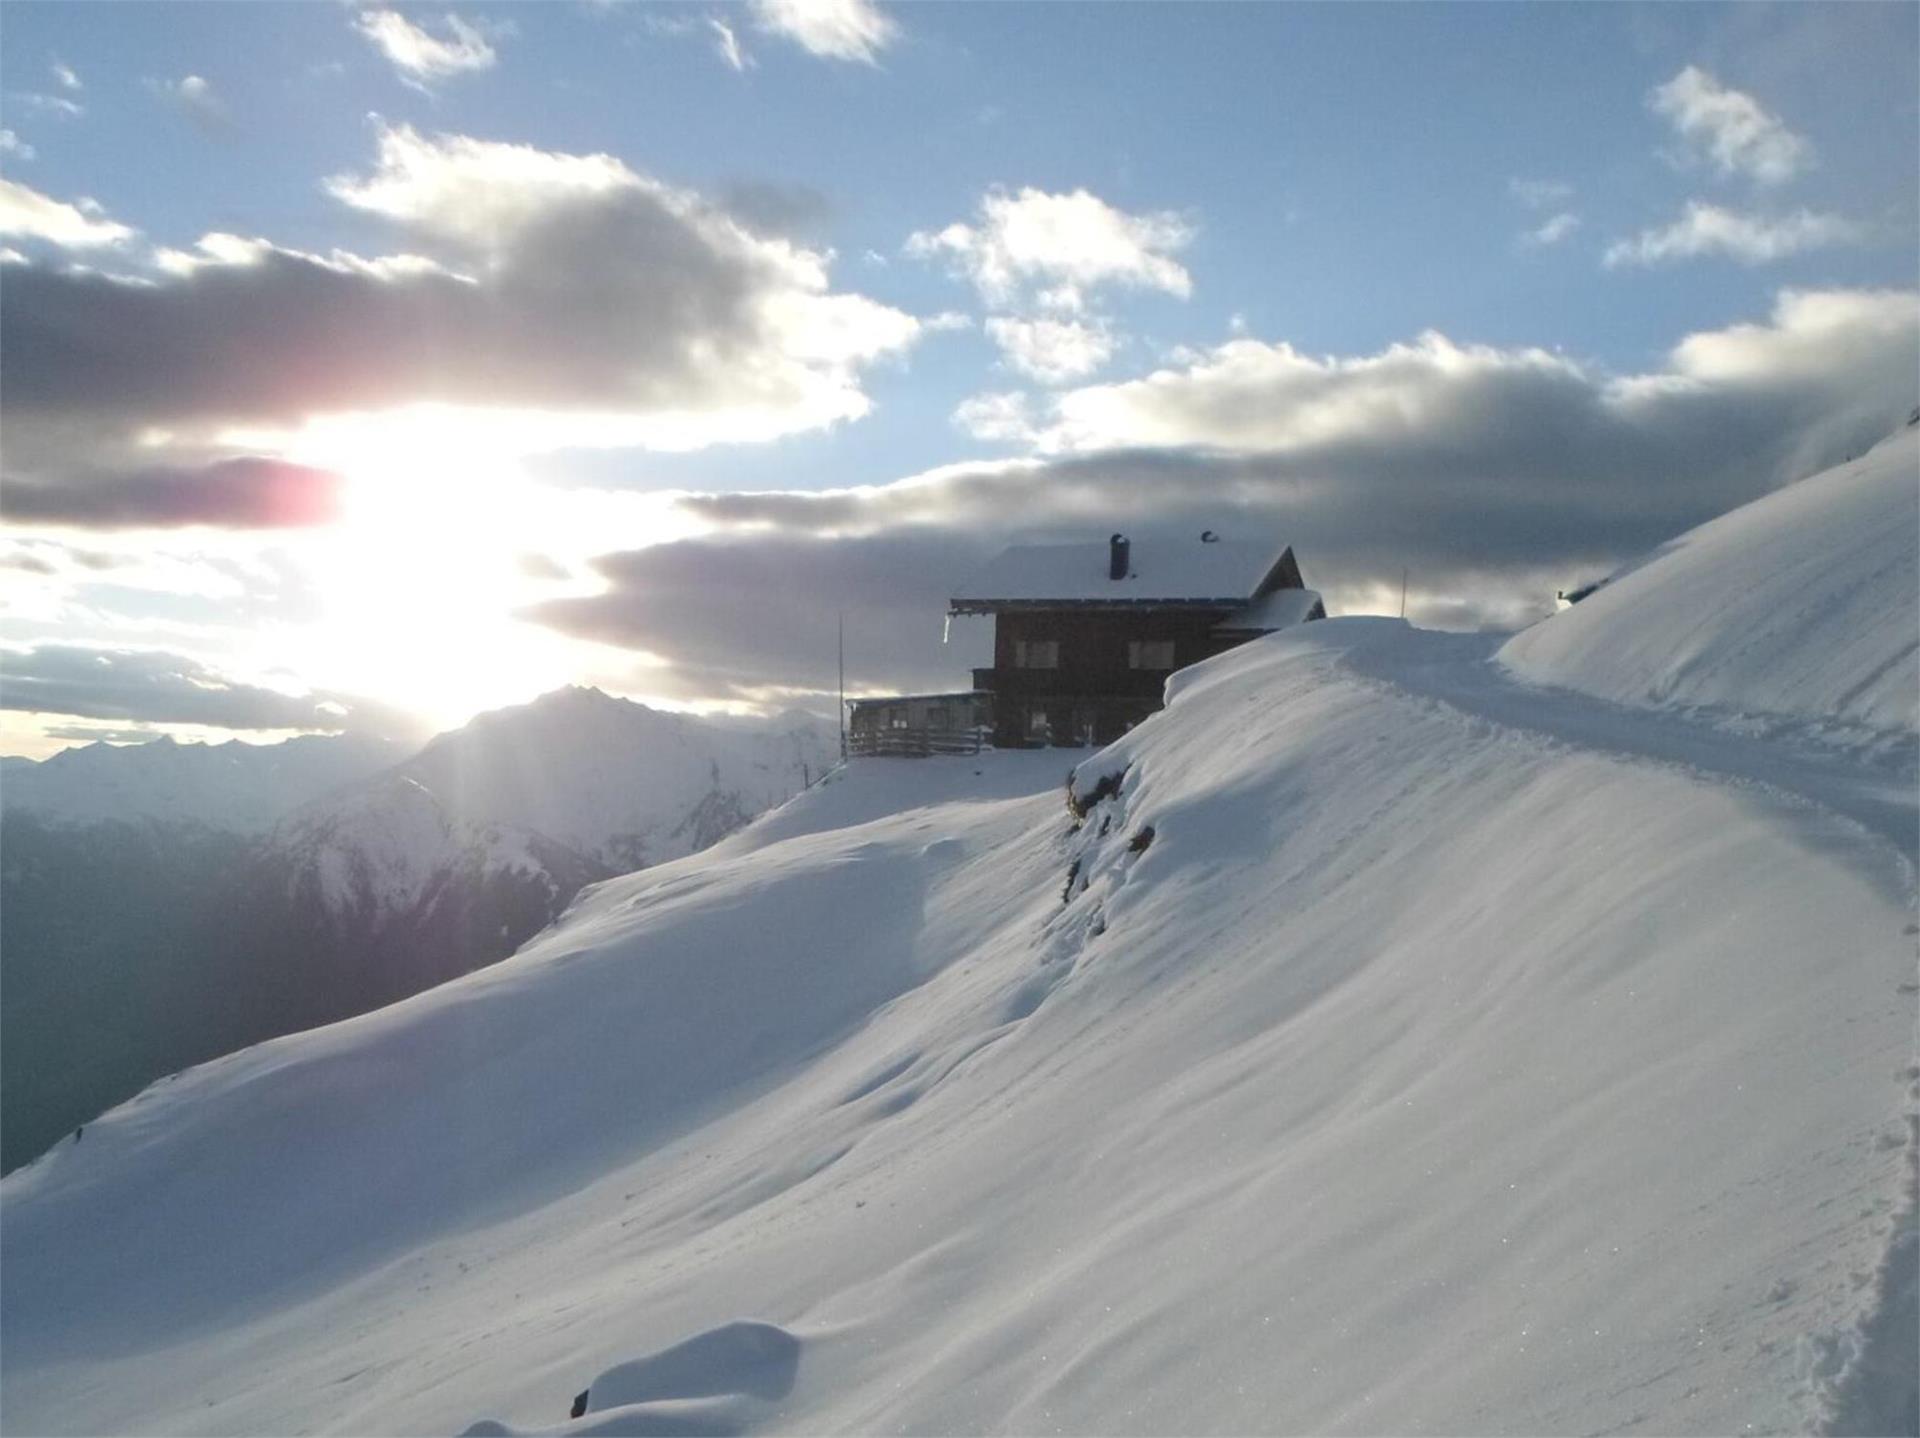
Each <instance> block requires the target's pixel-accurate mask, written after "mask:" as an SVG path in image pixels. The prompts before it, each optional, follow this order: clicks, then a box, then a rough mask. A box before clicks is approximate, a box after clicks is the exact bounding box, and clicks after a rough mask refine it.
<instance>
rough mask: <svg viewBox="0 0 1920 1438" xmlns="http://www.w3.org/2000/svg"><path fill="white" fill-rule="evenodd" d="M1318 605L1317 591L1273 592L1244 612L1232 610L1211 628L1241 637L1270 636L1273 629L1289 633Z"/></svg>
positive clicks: (1277, 590)
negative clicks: (1288, 631) (1234, 632)
mask: <svg viewBox="0 0 1920 1438" xmlns="http://www.w3.org/2000/svg"><path fill="white" fill-rule="evenodd" d="M1319 603H1320V591H1319V590H1317V589H1276V590H1274V591H1273V593H1271V594H1263V595H1261V596H1260V598H1258V599H1256V600H1254V601H1253V603H1251V604H1249V605H1247V606H1246V607H1245V608H1244V609H1236V610H1235V611H1234V612H1233V613H1232V614H1229V615H1228V616H1227V617H1226V618H1225V619H1223V620H1221V621H1220V622H1219V623H1218V624H1216V625H1214V626H1213V627H1214V628H1215V629H1231V630H1234V631H1237V632H1243V633H1254V634H1271V633H1272V632H1273V631H1274V630H1276V629H1291V628H1293V626H1294V625H1296V624H1304V623H1306V621H1307V616H1308V615H1310V614H1312V613H1313V611H1314V607H1315V606H1316V605H1318V604H1319Z"/></svg>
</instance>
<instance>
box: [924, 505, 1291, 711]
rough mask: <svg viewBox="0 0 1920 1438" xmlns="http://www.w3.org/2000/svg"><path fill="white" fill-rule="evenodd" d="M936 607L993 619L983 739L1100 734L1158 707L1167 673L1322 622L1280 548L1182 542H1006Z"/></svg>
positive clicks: (1209, 536)
mask: <svg viewBox="0 0 1920 1438" xmlns="http://www.w3.org/2000/svg"><path fill="white" fill-rule="evenodd" d="M948 613H949V614H991V615H993V616H994V641H993V667H992V668H990V669H976V670H974V671H973V682H974V687H975V688H976V689H979V690H983V691H986V692H988V693H990V694H991V695H992V696H993V713H994V742H995V743H996V744H999V745H1002V746H1017V745H1029V744H1046V743H1054V744H1089V743H1091V744H1105V743H1109V742H1111V741H1112V740H1114V739H1116V738H1118V737H1119V736H1120V735H1121V734H1123V733H1125V732H1126V731H1127V730H1128V729H1130V728H1132V727H1133V725H1135V724H1137V723H1139V722H1140V720H1142V719H1144V718H1145V717H1146V716H1147V715H1149V714H1151V713H1152V712H1153V711H1154V710H1156V709H1158V708H1159V707H1160V706H1161V702H1162V694H1163V691H1164V689H1165V686H1166V678H1167V676H1168V675H1169V674H1171V673H1172V672H1173V671H1174V670H1176V669H1184V668H1185V667H1186V666H1187V665H1189V664H1195V663H1198V662H1199V661H1200V660H1202V659H1207V658H1211V657H1212V656H1213V655H1215V654H1219V653H1221V652H1223V651H1224V650H1227V649H1231V648H1233V647H1234V646H1235V645H1237V644H1244V643H1246V642H1247V641H1248V640H1249V639H1254V638H1257V637H1258V636H1260V635H1262V634H1268V633H1271V632H1273V631H1274V630H1276V629H1285V628H1288V627H1290V626H1291V625H1294V624H1302V623H1305V622H1307V621H1308V620H1313V619H1324V618H1326V608H1325V606H1324V605H1322V603H1321V602H1320V596H1319V595H1318V594H1317V593H1315V592H1314V591H1313V590H1311V589H1308V588H1307V587H1306V585H1305V583H1304V582H1303V581H1302V579H1301V577H1300V566H1299V564H1298V563H1297V562H1295V560H1294V557H1293V550H1292V548H1291V547H1290V546H1285V547H1282V548H1281V549H1280V550H1279V552H1278V553H1276V552H1275V551H1274V550H1273V549H1271V548H1270V547H1268V546H1266V545H1263V544H1255V543H1246V542H1235V541H1230V540H1223V539H1221V538H1219V537H1218V536H1217V535H1215V534H1214V533H1213V531H1211V530H1208V531H1206V532H1205V533H1203V534H1201V535H1199V536H1198V537H1197V538H1194V539H1186V540H1177V539H1152V540H1148V541H1146V542H1143V543H1141V544H1134V543H1132V542H1131V541H1130V540H1128V538H1127V537H1126V536H1125V535H1122V534H1116V535H1114V536H1113V537H1112V538H1111V539H1109V540H1108V541H1107V542H1106V543H1105V544H1098V543H1095V544H1046V545H1016V546H1015V547H1013V548H1011V549H1006V550H1002V551H1001V552H1000V553H999V554H998V555H997V556H995V557H994V558H993V559H991V560H989V561H988V562H987V563H986V564H985V565H984V566H983V567H982V568H981V569H980V570H978V571H977V572H976V573H975V574H974V575H973V576H972V577H971V578H970V579H968V580H967V581H966V582H965V583H964V584H962V585H961V586H960V587H959V590H958V592H957V593H956V594H955V595H954V596H953V598H952V600H951V601H950V603H949V608H948Z"/></svg>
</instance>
